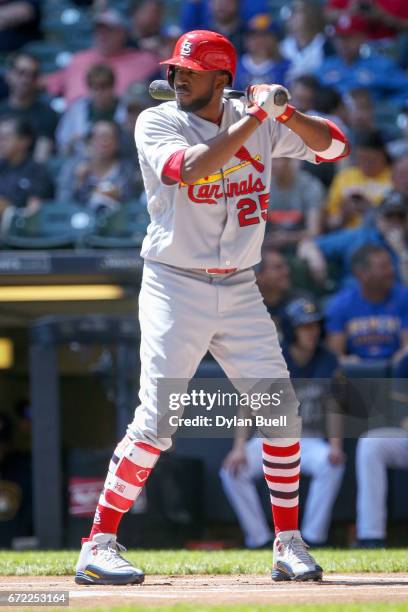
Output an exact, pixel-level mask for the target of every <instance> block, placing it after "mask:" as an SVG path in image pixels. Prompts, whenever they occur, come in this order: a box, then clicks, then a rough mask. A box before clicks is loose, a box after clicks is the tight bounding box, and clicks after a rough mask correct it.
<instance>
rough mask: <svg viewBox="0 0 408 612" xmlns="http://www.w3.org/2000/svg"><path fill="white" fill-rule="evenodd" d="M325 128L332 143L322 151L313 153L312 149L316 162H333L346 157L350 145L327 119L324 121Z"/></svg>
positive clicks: (337, 128) (339, 130)
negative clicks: (327, 129) (328, 131)
mask: <svg viewBox="0 0 408 612" xmlns="http://www.w3.org/2000/svg"><path fill="white" fill-rule="evenodd" d="M324 121H325V123H326V125H327V127H328V128H329V130H330V135H331V137H332V141H331V144H330V146H328V147H327V149H325V150H324V151H315V150H314V149H312V151H313V153H315V154H316V161H317V162H327V161H330V162H335V161H338V160H339V159H342V158H343V157H347V155H348V154H349V152H350V145H349V142H348V140H347V138H346V137H345V135H344V134H343V132H342V131H341V129H340V128H339V127H337V125H336V124H335V123H333V121H330V120H329V119H324Z"/></svg>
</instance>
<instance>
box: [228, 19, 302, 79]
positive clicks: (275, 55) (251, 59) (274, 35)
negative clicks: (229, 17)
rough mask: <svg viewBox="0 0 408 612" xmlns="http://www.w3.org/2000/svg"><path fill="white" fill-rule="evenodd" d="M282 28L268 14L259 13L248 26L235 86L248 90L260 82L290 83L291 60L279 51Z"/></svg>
mask: <svg viewBox="0 0 408 612" xmlns="http://www.w3.org/2000/svg"><path fill="white" fill-rule="evenodd" d="M281 35H282V31H281V27H280V25H279V23H278V22H277V21H274V20H273V19H272V18H271V17H270V16H269V15H268V14H261V15H255V17H253V18H252V19H251V20H250V21H249V22H248V25H247V27H246V28H245V39H244V47H245V52H244V53H243V55H241V57H240V58H239V59H238V64H237V72H236V76H235V87H236V88H237V89H246V88H247V87H248V85H257V84H258V83H282V85H286V84H287V79H286V75H287V72H288V70H289V68H290V61H289V60H287V59H283V57H282V56H281V54H280V51H279V40H280V38H281Z"/></svg>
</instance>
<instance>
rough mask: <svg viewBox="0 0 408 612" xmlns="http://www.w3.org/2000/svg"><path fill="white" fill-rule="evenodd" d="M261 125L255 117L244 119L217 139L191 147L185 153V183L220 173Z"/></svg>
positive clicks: (183, 170) (183, 177) (183, 176)
mask: <svg viewBox="0 0 408 612" xmlns="http://www.w3.org/2000/svg"><path fill="white" fill-rule="evenodd" d="M259 125H260V123H259V121H258V119H256V118H255V117H249V116H248V117H243V118H242V119H240V120H239V121H237V122H236V123H234V124H233V125H231V126H230V127H228V128H227V129H226V130H225V131H223V132H221V134H218V136H216V137H215V138H211V139H210V140H207V141H205V142H203V143H200V144H197V145H194V146H192V147H189V148H188V149H187V150H186V152H185V155H184V162H183V167H182V170H181V177H182V179H183V181H184V182H185V183H189V184H191V183H194V182H195V181H197V180H198V179H200V178H203V177H204V176H208V175H209V174H212V173H213V172H216V171H218V170H219V169H220V168H222V166H224V165H225V164H226V163H227V162H228V160H230V159H231V157H233V156H234V154H235V153H236V152H237V151H238V149H240V147H242V145H243V144H244V142H245V141H246V140H247V139H248V138H249V137H250V136H251V134H253V133H254V132H255V130H256V129H257V128H258V126H259Z"/></svg>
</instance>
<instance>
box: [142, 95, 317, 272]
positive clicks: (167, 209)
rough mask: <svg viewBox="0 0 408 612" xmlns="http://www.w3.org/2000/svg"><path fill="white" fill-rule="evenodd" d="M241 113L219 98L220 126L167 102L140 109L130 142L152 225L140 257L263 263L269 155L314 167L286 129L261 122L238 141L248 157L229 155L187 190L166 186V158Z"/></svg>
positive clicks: (184, 264) (194, 264) (192, 263)
mask: <svg viewBox="0 0 408 612" xmlns="http://www.w3.org/2000/svg"><path fill="white" fill-rule="evenodd" d="M243 116H245V105H244V104H243V102H241V101H240V100H224V112H223V116H222V121H221V125H219V126H218V125H217V124H215V123H212V122H210V121H207V120H205V119H202V118H201V117H198V116H197V115H195V114H193V113H186V112H184V111H181V110H179V109H178V108H177V104H176V102H165V103H164V104H160V105H159V106H156V107H153V108H148V109H146V110H145V111H143V112H142V113H141V114H140V115H139V117H138V119H137V122H136V128H135V139H136V145H137V149H138V153H139V160H140V167H141V170H142V174H143V179H144V184H145V188H146V194H147V201H148V210H149V213H150V217H151V223H150V225H149V227H148V230H147V235H146V237H145V239H144V241H143V246H142V250H141V255H142V257H144V258H145V259H148V260H153V261H158V262H161V263H164V264H168V265H172V266H177V267H180V268H193V269H194V268H238V269H246V268H249V267H251V266H253V265H255V264H256V263H258V262H259V261H260V259H261V246H262V242H263V238H264V232H265V222H266V218H267V209H268V204H269V191H270V183H271V163H272V158H273V157H293V158H297V159H305V160H308V161H310V162H313V163H315V161H316V155H315V153H314V152H313V151H312V150H311V149H309V148H308V147H307V146H306V145H305V144H304V142H303V141H302V140H301V138H299V136H297V135H296V134H295V133H294V132H292V131H291V130H290V129H289V128H287V127H286V126H285V125H283V124H281V123H279V122H277V121H274V120H266V121H264V122H263V123H262V124H261V125H260V126H259V127H258V129H257V130H256V131H255V132H254V133H253V134H252V136H250V137H249V138H248V140H247V141H246V142H245V143H244V147H245V149H246V150H247V152H249V156H247V159H242V156H241V159H239V158H238V157H235V156H234V157H232V158H231V159H230V160H229V162H228V163H227V164H225V166H224V167H223V168H220V169H219V171H217V172H214V174H211V175H210V176H206V177H203V178H202V179H200V180H198V181H196V183H194V184H193V185H186V184H184V183H179V184H175V185H165V184H164V183H163V182H162V180H161V174H162V170H163V167H164V165H165V163H166V162H167V160H168V159H169V157H170V156H171V155H172V154H173V153H175V152H176V151H179V150H181V149H187V148H188V147H190V146H193V145H195V144H199V143H202V142H204V141H206V140H209V139H210V138H214V137H215V136H217V135H218V134H219V133H220V132H222V131H224V130H225V129H226V128H227V127H228V126H230V125H232V124H233V123H235V122H236V121H238V120H239V119H240V118H241V117H243Z"/></svg>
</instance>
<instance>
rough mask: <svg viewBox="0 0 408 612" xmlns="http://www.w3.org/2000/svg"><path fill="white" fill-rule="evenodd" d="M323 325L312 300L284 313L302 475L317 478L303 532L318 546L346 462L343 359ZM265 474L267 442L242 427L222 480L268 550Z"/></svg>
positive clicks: (246, 527)
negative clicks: (327, 342)
mask: <svg viewBox="0 0 408 612" xmlns="http://www.w3.org/2000/svg"><path fill="white" fill-rule="evenodd" d="M322 321H323V315H322V312H321V310H320V309H319V307H318V306H317V304H316V303H315V302H314V300H313V299H310V298H309V297H306V296H305V297H297V298H295V299H292V300H291V301H289V302H288V303H287V305H286V307H285V308H284V311H283V317H282V326H283V330H284V334H285V336H284V343H283V345H282V351H283V355H284V357H285V360H286V363H287V364H288V369H289V372H290V375H291V378H292V380H293V382H294V386H295V389H296V393H297V396H298V398H299V401H300V412H301V415H302V439H301V448H302V462H301V475H306V476H309V477H311V483H310V487H309V492H308V495H307V499H306V503H305V510H304V514H303V524H302V534H303V536H304V538H305V540H306V541H307V542H308V543H309V544H310V545H313V546H321V545H324V544H326V542H327V538H328V532H329V527H330V521H331V515H332V508H333V504H334V502H335V500H336V497H337V494H338V491H339V488H340V485H341V481H342V478H343V473H344V463H345V454H344V452H343V448H342V438H341V435H339V434H340V429H339V427H340V426H341V409H340V407H339V406H338V405H337V404H336V403H335V402H334V398H333V396H332V394H331V392H330V386H331V381H332V379H333V377H334V376H335V375H336V371H337V369H338V361H337V358H336V356H335V355H334V353H332V352H331V351H330V350H328V349H327V348H326V347H325V346H324V344H323V342H322V340H321V334H322ZM241 429H242V428H241ZM325 435H327V439H325ZM262 475H263V471H262V440H261V438H259V437H257V436H254V437H253V438H251V439H250V440H246V439H245V437H244V436H243V435H242V432H240V429H239V428H237V429H236V435H235V438H234V442H233V447H232V449H231V451H230V452H229V453H228V455H227V456H226V457H225V459H224V461H223V466H222V468H221V471H220V477H221V482H222V484H223V487H224V491H225V494H226V496H227V498H228V500H229V502H230V504H231V506H232V508H233V509H234V511H235V513H236V515H237V517H238V520H239V523H240V525H241V529H242V531H243V533H244V539H245V545H246V546H247V547H248V548H266V547H268V546H269V543H270V541H271V539H272V532H271V530H270V528H269V525H268V523H267V521H266V518H265V516H264V512H263V510H262V506H261V503H260V499H259V495H258V492H257V489H256V481H257V480H258V479H260V478H261V477H262Z"/></svg>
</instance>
